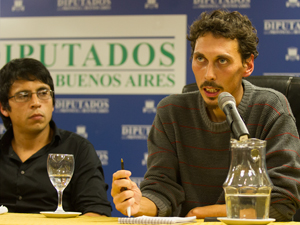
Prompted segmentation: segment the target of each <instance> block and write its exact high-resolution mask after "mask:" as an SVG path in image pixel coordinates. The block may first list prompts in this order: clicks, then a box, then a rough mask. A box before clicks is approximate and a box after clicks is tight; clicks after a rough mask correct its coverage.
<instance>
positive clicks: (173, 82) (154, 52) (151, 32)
mask: <svg viewBox="0 0 300 225" xmlns="http://www.w3.org/2000/svg"><path fill="white" fill-rule="evenodd" d="M89 1H91V0H89ZM61 2H62V3H61V4H75V3H74V2H77V3H76V4H79V3H80V4H81V2H84V4H87V3H86V2H87V0H82V1H79V0H72V1H71V0H64V1H61ZM93 2H104V1H102V0H101V1H99V0H93ZM58 3H59V4H60V2H58ZM142 3H143V4H144V3H145V0H143V1H142ZM161 19H163V21H164V23H157V21H161ZM20 20H22V21H23V20H26V21H24V24H25V25H26V26H25V27H24V29H23V30H24V32H25V33H24V32H23V33H22V34H23V35H22V36H21V37H20V35H17V34H16V33H15V32H13V30H14V29H10V28H11V27H14V26H17V25H18V21H19V20H14V19H11V18H8V21H11V22H10V23H9V24H10V26H3V27H1V32H0V38H3V37H4V36H6V37H10V38H9V39H5V40H2V39H1V43H0V52H1V57H0V64H1V65H4V64H5V63H6V62H9V61H10V60H11V59H13V58H25V57H31V58H36V59H38V60H39V61H41V62H42V63H43V64H44V65H45V66H46V67H47V68H48V69H49V71H50V73H51V75H52V77H53V81H54V85H55V89H56V94H64V95H80V94H91V95H95V94H105V95H109V94H126V95H128V94H173V93H178V92H180V91H181V89H182V84H184V83H186V76H185V74H186V55H185V54H182V53H183V52H184V53H185V52H186V37H185V34H186V23H187V16H186V15H155V19H154V17H153V15H134V16H128V15H126V16H72V17H55V16H53V17H47V19H46V20H42V21H40V20H36V19H35V18H31V17H25V18H22V19H20ZM33 21H34V23H36V24H37V26H41V27H42V28H41V29H42V30H39V31H37V30H34V32H32V29H29V25H28V29H27V28H26V27H27V24H31V23H32V22H33ZM120 21H122V23H120ZM139 23H142V24H144V26H142V27H139V32H138V33H137V32H136V25H138V24H139ZM95 24H97V27H98V29H94V25H95ZM73 26H75V27H76V29H74V30H72V32H69V31H68V29H64V27H73ZM52 27H53V28H55V31H59V32H46V34H43V35H42V36H43V37H41V33H44V31H46V30H47V29H52ZM110 27H114V28H115V29H110ZM162 30H163V31H164V32H163V33H162V32H161V31H162ZM116 31H117V32H116ZM1 65H0V66H1Z"/></svg>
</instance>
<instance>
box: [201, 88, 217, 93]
mask: <svg viewBox="0 0 300 225" xmlns="http://www.w3.org/2000/svg"><path fill="white" fill-rule="evenodd" d="M204 90H205V91H206V92H209V93H216V92H219V89H216V88H204Z"/></svg>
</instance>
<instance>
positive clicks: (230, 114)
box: [218, 92, 250, 141]
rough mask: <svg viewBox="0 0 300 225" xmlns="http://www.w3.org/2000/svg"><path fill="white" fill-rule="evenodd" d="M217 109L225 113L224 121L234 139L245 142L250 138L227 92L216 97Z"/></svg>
mask: <svg viewBox="0 0 300 225" xmlns="http://www.w3.org/2000/svg"><path fill="white" fill-rule="evenodd" d="M218 105H219V108H220V109H221V110H222V111H223V112H224V113H225V115H226V121H227V123H228V125H229V127H230V130H231V132H232V133H233V135H234V137H235V139H237V140H240V141H242V140H246V139H248V138H249V137H250V135H249V131H248V129H247V127H246V125H245V123H244V121H243V119H242V117H241V116H240V114H239V112H238V111H237V108H236V101H235V99H234V97H233V96H232V95H231V94H229V93H228V92H222V93H221V94H220V95H219V97H218Z"/></svg>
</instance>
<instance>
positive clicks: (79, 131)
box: [76, 125, 88, 138]
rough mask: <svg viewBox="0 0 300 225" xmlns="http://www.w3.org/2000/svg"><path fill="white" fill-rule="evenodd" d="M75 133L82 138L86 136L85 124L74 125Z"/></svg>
mask: <svg viewBox="0 0 300 225" xmlns="http://www.w3.org/2000/svg"><path fill="white" fill-rule="evenodd" d="M76 134H78V135H80V136H82V137H84V138H88V133H87V132H86V126H84V125H78V126H77V127H76Z"/></svg>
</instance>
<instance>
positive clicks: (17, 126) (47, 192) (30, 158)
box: [0, 58, 111, 216]
mask: <svg viewBox="0 0 300 225" xmlns="http://www.w3.org/2000/svg"><path fill="white" fill-rule="evenodd" d="M54 104H55V96H54V85H53V80H52V78H51V75H50V73H49V71H48V70H47V69H46V67H45V66H44V65H43V64H42V63H41V62H39V61H37V60H35V59H30V58H24V59H15V60H12V61H10V62H9V63H7V64H6V65H5V66H4V67H3V68H2V69H1V70H0V112H1V118H2V120H3V123H4V126H5V128H6V129H7V131H6V132H5V134H4V135H1V136H0V138H1V139H0V205H4V206H6V207H7V208H8V211H9V212H19V213H39V212H40V211H55V209H56V207H57V201H58V196H57V192H56V190H55V188H54V187H53V185H52V184H51V182H50V179H49V177H48V173H47V157H48V154H49V153H62V154H73V155H74V158H75V169H74V174H73V177H72V179H71V182H70V184H69V185H68V186H67V187H66V189H65V190H64V195H63V208H64V210H65V211H76V212H81V213H83V214H86V215H90V216H98V215H104V216H110V215H111V205H110V202H109V201H108V200H107V193H106V191H107V188H108V186H107V184H106V183H105V181H104V176H103V169H102V165H101V162H100V160H99V158H98V157H97V155H96V152H95V149H94V147H93V145H92V144H91V143H90V142H89V141H88V140H86V139H85V138H83V137H81V136H79V135H77V134H75V133H72V132H69V131H66V130H62V129H58V128H57V127H56V125H55V123H54V121H53V120H52V112H53V110H54Z"/></svg>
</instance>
